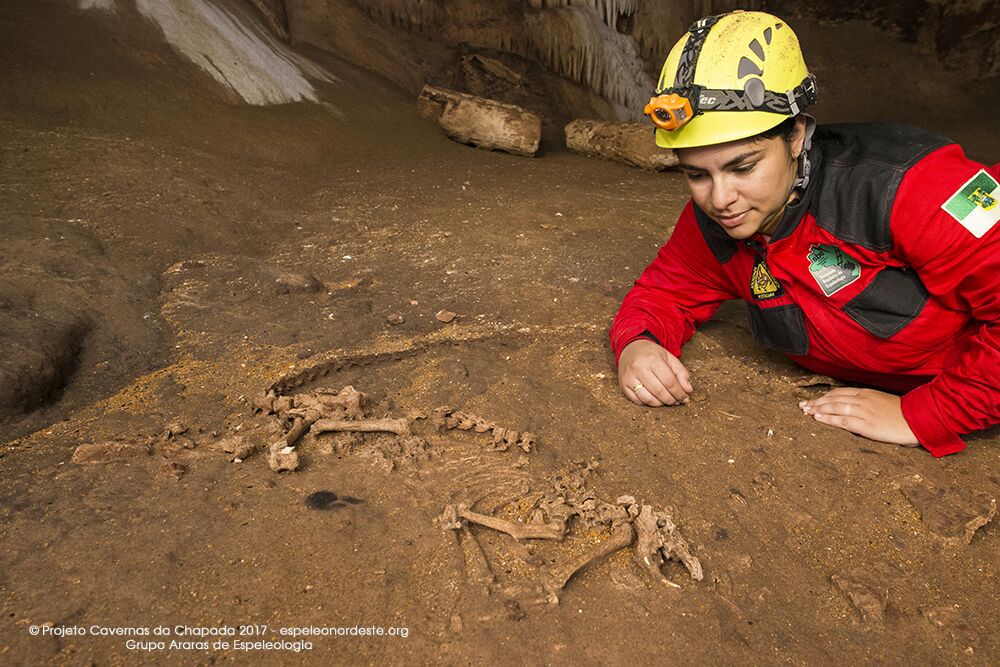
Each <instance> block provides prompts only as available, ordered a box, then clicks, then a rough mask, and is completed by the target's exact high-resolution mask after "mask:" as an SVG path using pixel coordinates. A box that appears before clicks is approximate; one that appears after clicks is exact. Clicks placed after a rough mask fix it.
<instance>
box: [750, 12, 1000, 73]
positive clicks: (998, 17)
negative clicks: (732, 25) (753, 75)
mask: <svg viewBox="0 0 1000 667" xmlns="http://www.w3.org/2000/svg"><path fill="white" fill-rule="evenodd" d="M761 4H762V5H763V8H764V9H765V10H766V11H771V12H773V13H775V14H779V15H782V16H785V17H787V18H789V19H791V18H792V17H809V18H816V19H821V20H827V21H842V20H848V19H858V20H863V21H868V22H870V23H873V24H875V25H876V26H878V27H879V28H882V29H884V30H887V31H889V32H891V33H893V34H896V35H898V36H899V37H901V38H902V39H903V40H904V41H907V42H911V43H915V44H917V45H918V47H919V48H920V50H922V51H923V52H924V53H926V54H928V55H930V56H933V57H934V58H936V59H938V60H939V61H941V62H942V63H943V64H944V65H945V66H946V67H947V68H948V69H951V70H955V71H956V72H958V71H961V72H965V73H967V74H969V75H970V76H972V77H974V78H981V77H997V76H1000V39H998V34H1000V2H998V1H997V0H857V1H856V2H853V3H842V2H838V1H836V0H813V1H812V2H810V3H801V2H793V1H792V0H767V1H766V2H763V3H761ZM845 46H849V45H845Z"/></svg>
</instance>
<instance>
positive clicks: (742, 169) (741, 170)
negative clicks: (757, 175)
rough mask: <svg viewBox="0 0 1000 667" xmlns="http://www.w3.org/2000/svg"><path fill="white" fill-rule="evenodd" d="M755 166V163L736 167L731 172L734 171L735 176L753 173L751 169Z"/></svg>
mask: <svg viewBox="0 0 1000 667" xmlns="http://www.w3.org/2000/svg"><path fill="white" fill-rule="evenodd" d="M756 166H757V163H756V162H754V163H753V164H745V165H743V166H742V167H736V169H733V171H735V172H736V173H737V174H749V173H750V172H751V171H753V168H754V167H756Z"/></svg>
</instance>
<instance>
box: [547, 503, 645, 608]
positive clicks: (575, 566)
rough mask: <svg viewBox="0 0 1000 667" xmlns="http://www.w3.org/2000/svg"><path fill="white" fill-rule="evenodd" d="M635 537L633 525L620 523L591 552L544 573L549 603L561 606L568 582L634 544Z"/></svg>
mask: <svg viewBox="0 0 1000 667" xmlns="http://www.w3.org/2000/svg"><path fill="white" fill-rule="evenodd" d="M634 538H635V535H634V534H633V532H632V524H630V523H627V522H622V523H619V524H618V525H617V526H615V527H614V528H613V529H612V531H611V537H610V538H609V539H608V540H607V541H606V542H602V543H601V544H598V545H597V546H595V547H594V548H593V549H591V550H590V551H587V552H585V553H582V554H580V555H579V556H577V557H576V558H574V559H573V560H571V561H570V562H568V563H566V564H565V565H562V566H560V567H557V568H555V569H553V570H547V571H543V572H542V586H543V587H544V588H545V592H546V593H547V594H548V596H549V602H551V603H552V604H559V594H560V593H561V592H562V589H563V588H564V587H565V586H566V582H568V581H569V580H570V578H571V577H572V576H573V575H574V574H576V573H577V572H579V571H580V570H582V569H584V568H586V567H588V566H589V565H592V564H593V563H596V562H597V561H599V560H601V559H602V558H605V557H607V556H609V555H611V554H613V553H614V552H616V551H618V550H619V549H624V548H625V547H627V546H629V545H630V544H632V540H633V539H634Z"/></svg>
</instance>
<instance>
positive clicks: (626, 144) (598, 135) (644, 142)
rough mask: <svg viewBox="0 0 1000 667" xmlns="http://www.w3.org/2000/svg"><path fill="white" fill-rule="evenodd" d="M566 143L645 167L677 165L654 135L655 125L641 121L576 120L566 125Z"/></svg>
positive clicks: (581, 150) (586, 152) (583, 152)
mask: <svg viewBox="0 0 1000 667" xmlns="http://www.w3.org/2000/svg"><path fill="white" fill-rule="evenodd" d="M565 132H566V147H567V148H569V149H570V150H571V151H573V152H574V153H580V154H581V155H586V156H588V157H599V158H604V159H606V160H615V161H616V162H624V163H626V164H630V165H632V166H635V167H639V168H641V169H648V170H650V171H663V170H664V169H669V168H671V167H673V166H676V165H677V156H676V155H674V152H673V151H672V150H670V149H669V148H660V147H659V146H657V145H656V142H655V141H654V139H653V126H652V125H649V124H641V123H614V122H607V121H599V120H580V119H578V120H574V121H572V122H571V123H569V124H568V125H567V126H566V128H565Z"/></svg>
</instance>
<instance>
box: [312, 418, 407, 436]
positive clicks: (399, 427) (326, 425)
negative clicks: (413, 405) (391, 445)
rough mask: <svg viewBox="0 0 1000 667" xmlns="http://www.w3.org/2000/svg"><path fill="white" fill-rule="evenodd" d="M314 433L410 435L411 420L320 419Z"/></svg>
mask: <svg viewBox="0 0 1000 667" xmlns="http://www.w3.org/2000/svg"><path fill="white" fill-rule="evenodd" d="M312 431H313V433H327V432H330V431H337V432H352V433H395V434H396V435H402V436H406V435H410V420H409V419H406V418H402V417H401V418H399V419H389V418H386V419H358V420H350V419H320V420H318V421H317V422H316V423H315V424H313V425H312Z"/></svg>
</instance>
